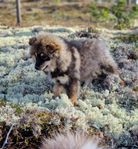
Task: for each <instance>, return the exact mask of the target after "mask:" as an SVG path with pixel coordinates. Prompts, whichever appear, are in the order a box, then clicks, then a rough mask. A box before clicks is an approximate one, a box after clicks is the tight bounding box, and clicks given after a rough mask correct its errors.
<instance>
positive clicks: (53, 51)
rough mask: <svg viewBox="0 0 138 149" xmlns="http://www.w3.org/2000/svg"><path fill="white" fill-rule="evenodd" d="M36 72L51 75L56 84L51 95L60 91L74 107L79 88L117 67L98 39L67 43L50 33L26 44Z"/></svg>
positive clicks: (40, 35) (38, 36)
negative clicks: (41, 71)
mask: <svg viewBox="0 0 138 149" xmlns="http://www.w3.org/2000/svg"><path fill="white" fill-rule="evenodd" d="M29 44H30V46H31V48H30V54H31V56H32V57H34V59H35V68H36V69H37V70H43V71H44V72H51V76H52V78H54V79H55V80H56V84H55V86H54V89H53V92H54V95H55V96H59V95H60V93H61V92H62V90H63V89H65V90H66V92H67V95H68V97H69V98H70V99H71V101H72V103H73V104H75V103H76V101H77V97H78V93H79V86H80V85H79V84H80V81H82V82H91V81H92V80H93V79H95V78H97V77H98V76H99V75H101V74H102V73H104V74H110V73H117V71H118V69H117V65H116V63H115V61H114V60H113V58H112V56H111V54H110V53H109V50H108V49H107V47H106V45H105V43H104V41H102V40H101V39H100V38H92V39H78V40H66V39H64V38H61V37H58V36H56V35H54V34H51V33H40V34H38V35H37V36H36V37H32V38H31V39H30V40H29Z"/></svg>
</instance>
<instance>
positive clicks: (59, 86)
mask: <svg viewBox="0 0 138 149" xmlns="http://www.w3.org/2000/svg"><path fill="white" fill-rule="evenodd" d="M63 89H64V87H63V85H62V84H61V83H59V82H56V84H55V85H54V88H53V93H54V97H57V96H60V94H61V92H62V91H63Z"/></svg>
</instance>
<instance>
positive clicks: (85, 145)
mask: <svg viewBox="0 0 138 149" xmlns="http://www.w3.org/2000/svg"><path fill="white" fill-rule="evenodd" d="M98 142H99V141H98V139H96V138H90V137H88V136H86V135H85V134H84V133H67V134H57V135H56V136H55V137H54V138H52V139H45V140H44V142H43V145H42V147H41V149H103V148H100V147H98Z"/></svg>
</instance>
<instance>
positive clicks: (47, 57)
mask: <svg viewBox="0 0 138 149" xmlns="http://www.w3.org/2000/svg"><path fill="white" fill-rule="evenodd" d="M40 57H41V59H43V60H46V61H49V60H50V57H49V56H48V55H46V54H44V53H41V54H40Z"/></svg>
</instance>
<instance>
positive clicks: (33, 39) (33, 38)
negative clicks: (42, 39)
mask: <svg viewBox="0 0 138 149" xmlns="http://www.w3.org/2000/svg"><path fill="white" fill-rule="evenodd" d="M36 41H37V38H36V37H32V38H30V39H29V45H30V46H32V45H34V44H35V43H36Z"/></svg>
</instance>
